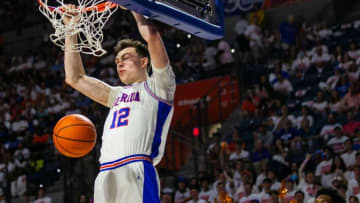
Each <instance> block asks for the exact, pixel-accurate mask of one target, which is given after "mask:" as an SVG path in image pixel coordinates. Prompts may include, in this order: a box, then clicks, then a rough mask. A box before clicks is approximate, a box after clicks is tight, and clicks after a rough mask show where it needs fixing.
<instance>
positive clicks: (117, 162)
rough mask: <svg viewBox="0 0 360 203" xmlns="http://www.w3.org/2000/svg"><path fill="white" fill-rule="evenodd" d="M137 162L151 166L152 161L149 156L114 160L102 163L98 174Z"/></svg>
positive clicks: (137, 155) (138, 155)
mask: <svg viewBox="0 0 360 203" xmlns="http://www.w3.org/2000/svg"><path fill="white" fill-rule="evenodd" d="M139 161H142V162H149V163H151V164H152V160H151V159H150V156H149V155H143V154H134V155H131V156H126V157H123V158H121V159H118V160H115V161H111V162H106V163H102V164H101V165H100V172H103V171H108V170H113V169H117V168H120V167H122V166H125V165H128V164H130V163H134V162H139Z"/></svg>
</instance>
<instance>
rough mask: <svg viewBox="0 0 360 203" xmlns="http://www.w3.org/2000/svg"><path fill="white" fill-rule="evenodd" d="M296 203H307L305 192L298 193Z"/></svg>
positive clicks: (299, 191)
mask: <svg viewBox="0 0 360 203" xmlns="http://www.w3.org/2000/svg"><path fill="white" fill-rule="evenodd" d="M295 201H296V203H305V194H304V192H303V191H301V190H298V191H296V193H295Z"/></svg>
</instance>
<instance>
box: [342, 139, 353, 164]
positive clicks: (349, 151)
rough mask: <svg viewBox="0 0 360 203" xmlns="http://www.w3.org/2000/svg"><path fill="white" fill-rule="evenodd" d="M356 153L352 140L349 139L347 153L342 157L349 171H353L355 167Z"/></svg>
mask: <svg viewBox="0 0 360 203" xmlns="http://www.w3.org/2000/svg"><path fill="white" fill-rule="evenodd" d="M355 155H356V151H354V150H353V145H352V140H351V139H348V140H346V141H345V152H344V153H343V154H342V155H341V158H342V159H343V160H344V163H345V166H346V168H348V169H352V168H353V167H354V165H355Z"/></svg>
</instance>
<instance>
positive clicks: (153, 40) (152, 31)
mask: <svg viewBox="0 0 360 203" xmlns="http://www.w3.org/2000/svg"><path fill="white" fill-rule="evenodd" d="M131 13H132V15H133V16H134V18H135V20H136V23H137V26H138V29H139V32H140V34H141V36H142V38H143V39H144V40H145V41H146V42H147V45H148V49H149V54H150V59H151V61H152V65H153V66H154V67H155V68H158V69H162V68H165V67H166V66H167V65H168V63H169V57H168V55H167V52H166V49H165V46H164V43H163V41H162V39H161V36H160V33H159V31H158V29H157V28H156V27H155V26H154V25H152V23H151V22H150V21H149V20H146V19H145V18H144V17H143V16H142V15H140V14H138V13H136V12H131Z"/></svg>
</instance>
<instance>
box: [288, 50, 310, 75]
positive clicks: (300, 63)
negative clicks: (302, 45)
mask: <svg viewBox="0 0 360 203" xmlns="http://www.w3.org/2000/svg"><path fill="white" fill-rule="evenodd" d="M309 68H310V59H309V57H307V56H306V55H305V54H304V53H303V52H300V53H299V54H298V56H297V58H296V59H295V60H294V62H293V64H292V69H293V70H294V71H295V72H296V73H298V75H299V76H303V75H304V74H305V73H306V72H307V70H308V69H309Z"/></svg>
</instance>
